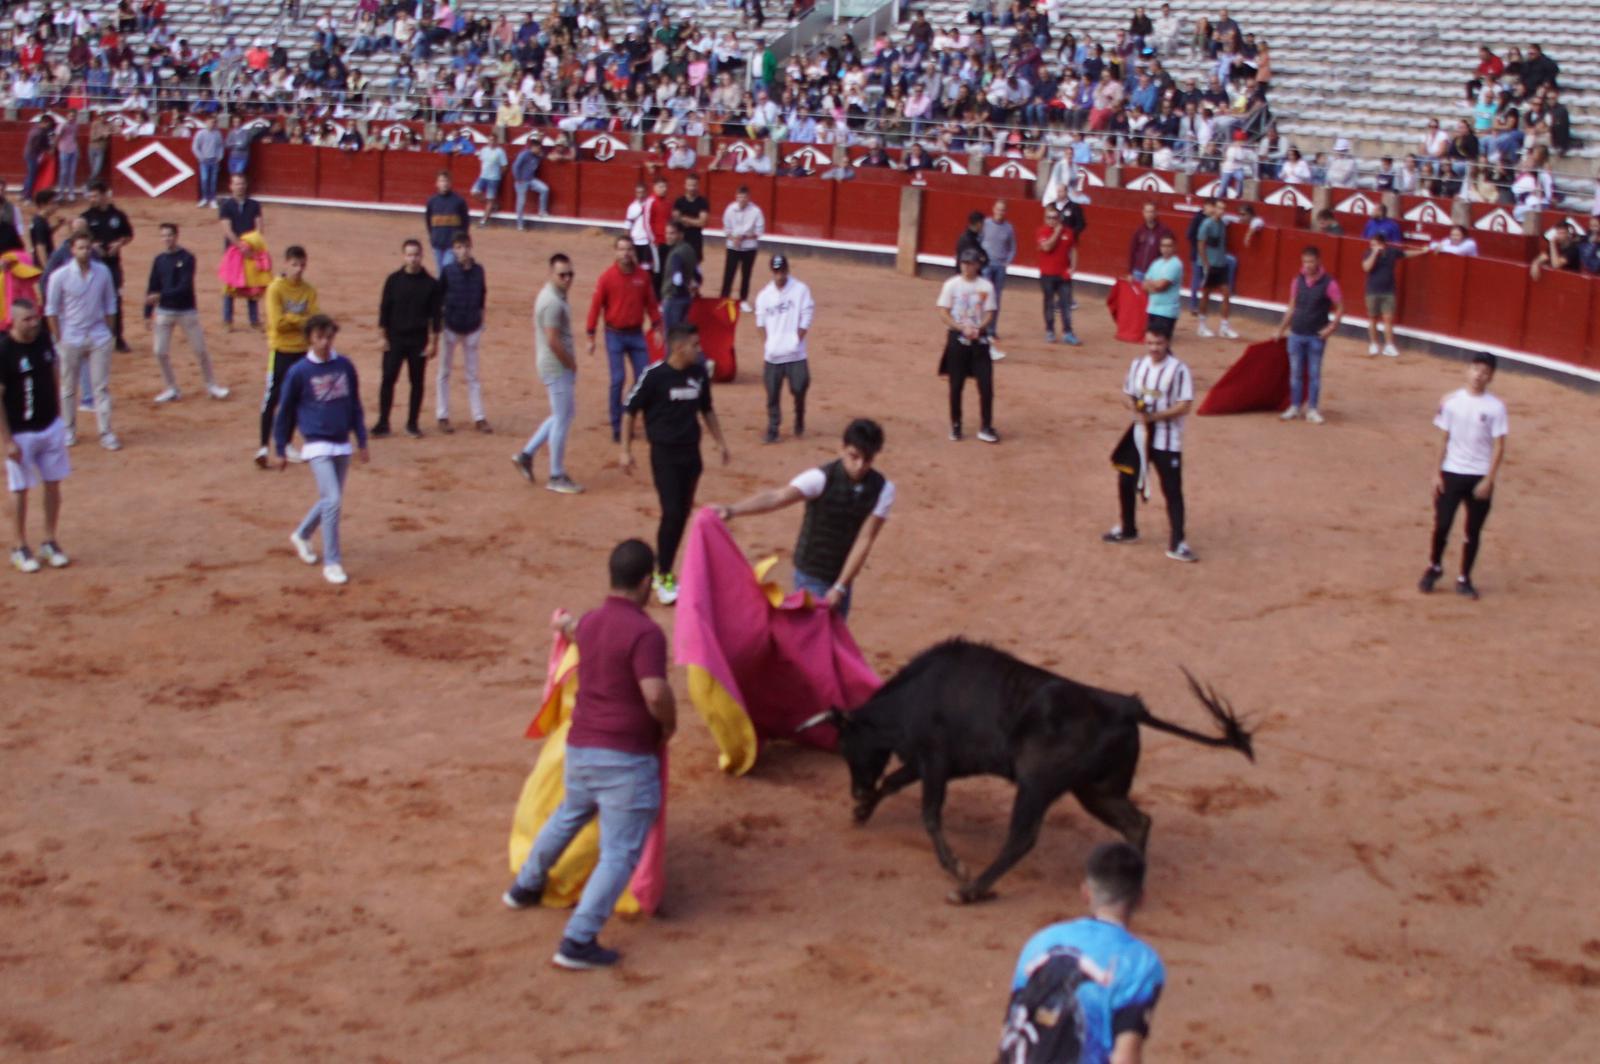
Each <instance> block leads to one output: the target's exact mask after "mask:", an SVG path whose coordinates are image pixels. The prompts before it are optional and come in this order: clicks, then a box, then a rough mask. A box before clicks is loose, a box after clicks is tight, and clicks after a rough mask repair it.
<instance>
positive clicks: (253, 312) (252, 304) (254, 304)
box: [222, 296, 261, 325]
mask: <svg viewBox="0 0 1600 1064" xmlns="http://www.w3.org/2000/svg"><path fill="white" fill-rule="evenodd" d="M233 299H234V297H233V296H223V297H222V324H224V325H232V324H233ZM245 308H246V310H248V311H249V313H250V324H251V325H259V324H261V300H260V299H246V300H245Z"/></svg>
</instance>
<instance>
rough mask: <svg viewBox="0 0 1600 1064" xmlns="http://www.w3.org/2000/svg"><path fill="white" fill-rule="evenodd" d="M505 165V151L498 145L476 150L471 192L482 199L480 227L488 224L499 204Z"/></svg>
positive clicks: (492, 144) (485, 146) (491, 144)
mask: <svg viewBox="0 0 1600 1064" xmlns="http://www.w3.org/2000/svg"><path fill="white" fill-rule="evenodd" d="M507 164H508V160H507V159H506V150H505V149H504V148H502V147H501V146H500V145H499V144H497V143H494V142H491V143H488V144H485V145H484V146H483V147H481V148H479V149H478V180H477V181H474V182H473V184H472V191H473V192H475V193H477V194H478V195H479V196H482V197H483V217H482V218H479V219H478V225H479V226H480V227H482V226H485V225H488V224H489V219H490V217H491V216H493V214H494V209H495V207H496V206H497V205H498V203H499V199H500V179H501V178H502V177H504V176H505V172H506V166H507Z"/></svg>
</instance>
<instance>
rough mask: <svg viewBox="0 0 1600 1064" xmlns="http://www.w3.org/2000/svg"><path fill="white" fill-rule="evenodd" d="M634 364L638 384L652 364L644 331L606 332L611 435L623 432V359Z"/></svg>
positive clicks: (634, 373) (634, 375)
mask: <svg viewBox="0 0 1600 1064" xmlns="http://www.w3.org/2000/svg"><path fill="white" fill-rule="evenodd" d="M624 356H626V358H627V361H628V362H630V363H632V364H633V379H634V382H635V383H637V382H638V380H639V375H640V374H641V373H643V372H644V368H645V366H647V365H649V364H650V345H649V344H647V343H645V340H644V330H643V329H633V330H630V331H620V330H617V329H607V330H606V361H607V362H609V363H610V364H611V397H610V398H611V435H612V436H616V435H618V434H619V433H620V432H622V378H623V376H624V374H625V373H626V366H625V365H624V362H623V358H624Z"/></svg>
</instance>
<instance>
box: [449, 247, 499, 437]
mask: <svg viewBox="0 0 1600 1064" xmlns="http://www.w3.org/2000/svg"><path fill="white" fill-rule="evenodd" d="M488 301H489V282H488V280H487V278H486V275H485V274H484V272H483V263H481V262H478V261H477V260H476V259H474V258H473V257H472V237H471V236H470V235H468V234H467V232H466V231H465V230H463V231H461V232H459V233H457V234H456V237H455V241H454V243H452V244H451V245H450V261H449V262H447V263H445V267H444V269H443V270H441V271H440V273H439V307H440V317H441V318H442V319H443V322H444V357H443V358H441V359H439V380H438V382H437V384H436V386H435V391H436V392H437V393H438V394H437V395H435V396H434V406H435V412H436V413H437V414H438V417H439V431H440V432H443V433H445V434H446V435H449V434H450V433H452V432H454V431H455V429H454V428H452V427H451V425H450V369H451V364H452V363H453V362H454V361H455V357H456V351H457V349H459V350H460V351H461V364H462V368H463V369H464V370H465V372H466V375H467V405H468V406H470V407H471V408H472V424H473V427H474V428H476V429H477V430H478V431H479V432H483V433H490V432H493V431H494V429H492V428H490V427H489V419H488V417H487V415H486V414H485V413H484V408H483V385H482V383H481V382H480V380H479V377H478V351H479V347H480V346H481V345H482V343H483V321H484V311H485V308H487V306H488Z"/></svg>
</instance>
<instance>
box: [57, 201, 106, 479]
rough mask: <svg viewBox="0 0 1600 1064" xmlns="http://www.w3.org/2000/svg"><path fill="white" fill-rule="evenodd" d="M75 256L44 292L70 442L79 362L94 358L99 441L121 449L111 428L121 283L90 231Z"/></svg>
mask: <svg viewBox="0 0 1600 1064" xmlns="http://www.w3.org/2000/svg"><path fill="white" fill-rule="evenodd" d="M70 246H71V249H72V261H71V262H69V263H67V264H66V265H64V266H62V267H61V268H60V269H58V270H56V271H55V273H53V274H51V275H50V283H49V286H48V287H47V289H46V291H45V317H46V318H47V319H48V321H49V322H50V335H51V337H52V338H53V339H54V340H55V343H56V350H58V351H59V352H60V353H61V412H62V416H63V417H65V418H66V421H67V446H68V447H71V446H73V445H74V444H76V443H77V442H78V432H77V421H78V402H77V399H78V367H79V366H80V365H82V363H83V360H84V359H85V358H87V359H88V360H89V377H90V380H91V382H92V387H93V388H94V416H95V420H96V421H97V422H98V423H99V427H100V446H102V447H104V448H105V449H106V450H108V451H116V450H121V448H122V444H121V443H120V442H119V441H118V440H117V437H116V435H115V434H114V433H113V432H112V431H111V349H112V347H113V346H114V345H115V344H116V336H115V334H114V333H113V332H112V330H113V329H114V328H115V325H116V320H117V287H116V284H115V283H114V282H113V281H112V279H111V270H110V269H108V268H107V267H106V264H105V263H103V262H98V261H96V260H95V259H94V257H93V255H92V254H91V251H92V248H93V246H94V242H93V240H92V239H91V238H90V236H89V234H88V233H86V232H82V233H74V234H73V235H72V242H71V245H70Z"/></svg>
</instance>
